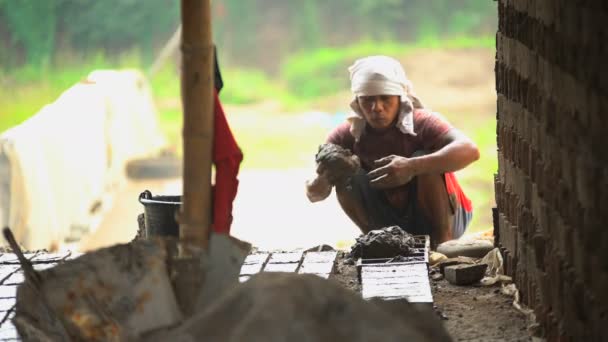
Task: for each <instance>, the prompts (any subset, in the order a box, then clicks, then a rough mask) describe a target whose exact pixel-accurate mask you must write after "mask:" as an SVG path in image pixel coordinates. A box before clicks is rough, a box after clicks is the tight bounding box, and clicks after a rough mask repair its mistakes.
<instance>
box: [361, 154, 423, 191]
mask: <svg viewBox="0 0 608 342" xmlns="http://www.w3.org/2000/svg"><path fill="white" fill-rule="evenodd" d="M374 163H375V164H376V166H378V168H376V169H374V170H372V171H370V172H369V173H368V174H367V176H368V177H369V178H370V184H371V185H372V187H375V188H379V189H388V188H394V187H397V186H400V185H404V184H407V183H409V182H410V181H411V180H412V178H414V177H415V176H416V172H415V169H414V163H413V161H412V159H410V158H406V157H401V156H396V155H390V156H388V157H384V158H381V159H378V160H376V161H375V162H374Z"/></svg>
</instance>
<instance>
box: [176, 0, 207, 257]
mask: <svg viewBox="0 0 608 342" xmlns="http://www.w3.org/2000/svg"><path fill="white" fill-rule="evenodd" d="M181 16H182V44H181V50H182V76H181V84H182V103H183V110H184V127H183V131H182V135H183V150H184V161H183V163H184V173H183V194H182V205H181V210H180V214H179V218H178V219H179V223H180V226H179V234H180V239H181V240H183V241H188V242H190V243H193V244H195V245H198V246H201V247H203V248H206V247H207V243H208V240H209V231H210V227H211V212H212V211H211V161H212V159H211V158H212V150H213V43H212V38H211V4H210V0H181Z"/></svg>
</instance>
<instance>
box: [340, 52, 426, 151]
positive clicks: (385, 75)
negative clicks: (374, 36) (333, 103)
mask: <svg viewBox="0 0 608 342" xmlns="http://www.w3.org/2000/svg"><path fill="white" fill-rule="evenodd" d="M348 71H349V72H350V81H351V91H352V92H353V94H354V95H355V99H354V100H353V101H352V102H351V104H350V107H351V108H352V110H353V111H354V115H352V116H351V117H349V118H348V121H349V122H350V123H351V127H350V132H351V134H352V135H353V136H354V137H355V139H356V140H359V138H360V137H361V134H362V133H363V130H364V128H365V124H366V121H365V117H364V116H363V110H362V109H361V107H360V106H359V103H358V102H357V97H358V96H376V95H397V96H400V97H401V106H400V109H399V115H398V117H397V122H396V126H397V128H398V129H399V130H400V131H401V132H402V133H403V134H411V135H416V133H414V113H413V109H414V108H423V106H422V103H421V102H420V100H419V99H418V98H417V97H416V96H415V95H414V92H413V85H412V82H411V81H410V80H408V78H407V77H406V75H405V71H404V70H403V67H402V66H401V63H399V62H398V61H397V60H396V59H394V58H391V57H387V56H370V57H365V58H362V59H359V60H357V61H356V62H355V64H353V65H352V66H351V67H350V68H348Z"/></svg>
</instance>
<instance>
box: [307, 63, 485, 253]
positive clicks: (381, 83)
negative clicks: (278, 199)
mask: <svg viewBox="0 0 608 342" xmlns="http://www.w3.org/2000/svg"><path fill="white" fill-rule="evenodd" d="M348 70H349V72H350V80H351V91H352V93H353V95H354V99H353V101H352V102H351V103H350V107H351V109H352V111H353V113H352V115H351V116H350V117H348V119H347V120H346V122H344V123H342V124H340V125H339V126H337V127H336V128H335V129H334V130H333V131H332V132H331V133H330V134H329V136H328V138H327V141H326V143H329V144H333V145H325V146H335V145H337V146H339V147H341V148H343V149H345V150H346V151H347V152H348V153H347V155H349V156H350V157H348V158H351V159H350V164H353V165H356V166H357V168H356V170H355V171H353V174H351V175H349V177H348V179H347V180H346V181H344V180H343V179H341V178H340V175H338V174H336V172H335V170H333V169H332V168H331V167H328V165H327V164H326V163H324V162H323V161H319V158H317V169H316V176H315V178H314V179H312V180H310V181H308V182H307V183H306V192H307V196H308V199H309V200H310V201H311V202H317V201H321V200H324V199H325V198H327V197H328V196H329V195H330V194H331V191H332V188H334V187H335V189H336V196H337V198H338V202H339V203H340V206H341V207H342V209H343V210H344V212H345V213H346V214H347V215H348V217H350V219H351V220H352V221H353V222H354V223H355V224H356V225H357V226H358V227H359V228H360V229H361V231H362V232H363V233H367V232H369V231H370V230H373V229H379V228H383V227H387V226H395V225H396V226H399V227H401V228H402V229H404V230H405V231H407V232H408V233H411V234H415V235H419V234H428V235H430V236H431V241H432V244H433V245H437V244H439V243H442V242H444V241H447V240H451V239H456V238H459V237H460V236H461V235H462V234H463V233H464V232H465V230H466V228H467V226H468V224H469V223H470V221H471V218H472V204H471V201H470V200H469V199H468V198H467V196H466V195H465V194H464V192H463V191H462V189H461V187H460V185H459V184H458V181H457V180H456V177H455V175H454V173H453V172H455V171H457V170H460V169H462V168H464V167H466V166H468V165H469V164H471V163H472V162H474V161H476V160H477V159H479V150H478V148H477V146H476V145H475V143H474V142H473V141H472V140H471V139H469V138H468V137H467V136H466V135H464V134H463V133H462V132H460V131H459V130H458V129H456V128H454V127H453V126H452V125H451V124H450V123H449V122H448V121H447V120H446V119H445V118H443V117H442V116H441V115H439V114H438V113H434V112H431V111H430V110H428V109H427V108H425V106H424V105H423V104H422V102H421V101H420V99H419V98H418V97H417V96H416V95H415V93H414V91H413V85H412V83H411V82H410V80H409V79H408V78H407V77H406V74H405V71H404V70H403V67H402V66H401V64H400V63H399V62H398V61H397V60H395V59H393V58H391V57H387V56H370V57H366V58H362V59H359V60H357V61H356V62H355V63H354V64H353V65H352V66H351V67H350V68H349V69H348ZM339 147H338V148H339ZM320 149H321V148H320ZM319 153H321V151H320V152H319ZM318 156H319V154H318V155H317V157H318Z"/></svg>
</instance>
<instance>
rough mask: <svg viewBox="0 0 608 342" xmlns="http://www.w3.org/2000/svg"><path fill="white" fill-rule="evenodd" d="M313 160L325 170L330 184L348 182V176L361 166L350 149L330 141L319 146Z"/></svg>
mask: <svg viewBox="0 0 608 342" xmlns="http://www.w3.org/2000/svg"><path fill="white" fill-rule="evenodd" d="M315 160H316V162H317V164H319V165H320V166H321V168H322V169H323V170H324V171H325V172H326V174H327V176H328V178H329V181H330V182H331V183H332V185H343V184H348V182H349V180H350V178H351V177H352V176H353V175H355V173H356V172H357V171H358V170H359V169H360V168H361V164H360V162H359V159H358V158H357V157H356V156H354V155H353V154H352V152H351V151H350V150H347V149H345V148H342V147H340V146H338V145H334V144H331V143H327V144H323V145H321V146H319V151H318V152H317V154H316V156H315Z"/></svg>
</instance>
